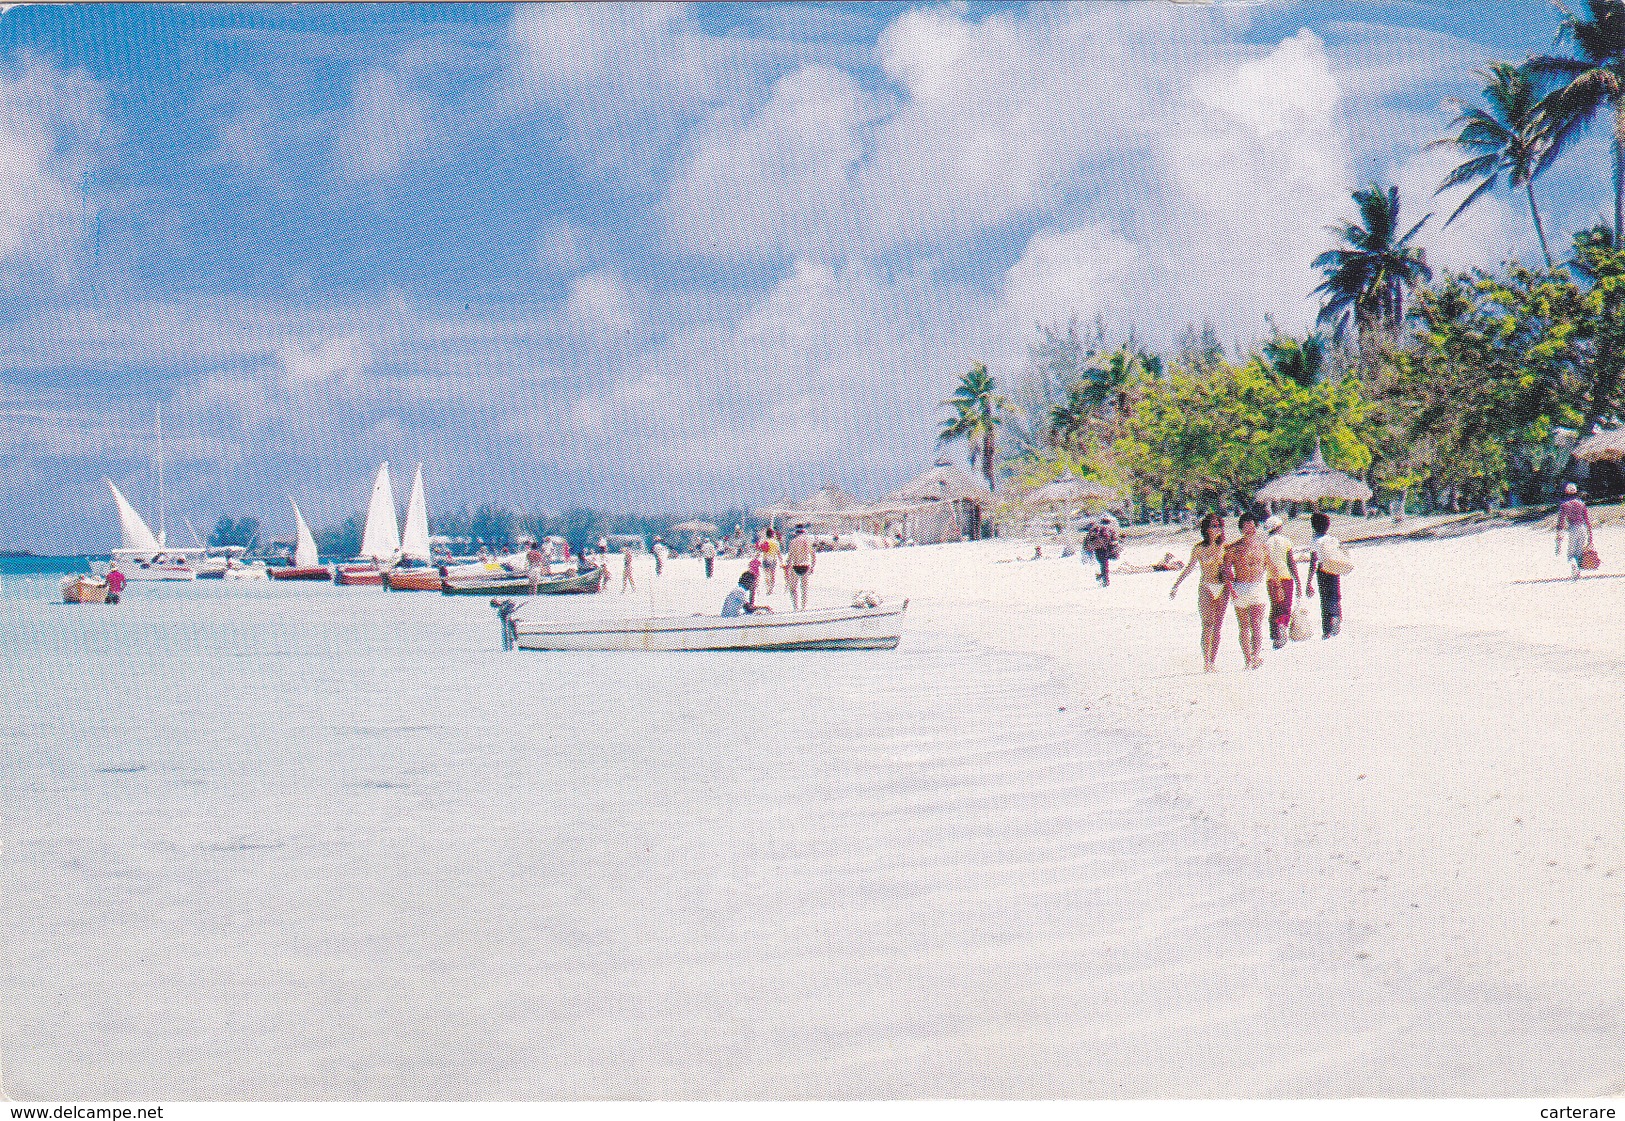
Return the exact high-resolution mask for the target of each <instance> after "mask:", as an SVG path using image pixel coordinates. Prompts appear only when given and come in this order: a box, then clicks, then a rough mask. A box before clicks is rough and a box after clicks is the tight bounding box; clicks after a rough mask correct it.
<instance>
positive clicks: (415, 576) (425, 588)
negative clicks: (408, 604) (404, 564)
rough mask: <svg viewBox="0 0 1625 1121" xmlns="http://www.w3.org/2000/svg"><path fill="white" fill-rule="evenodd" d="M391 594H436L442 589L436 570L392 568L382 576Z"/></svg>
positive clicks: (438, 573)
mask: <svg viewBox="0 0 1625 1121" xmlns="http://www.w3.org/2000/svg"><path fill="white" fill-rule="evenodd" d="M383 577H384V587H386V588H388V589H389V590H390V591H392V592H438V591H442V590H443V588H444V583H443V581H442V580H441V578H440V570H439V569H438V568H392V569H390V570H389V571H388V572H385V573H384V574H383Z"/></svg>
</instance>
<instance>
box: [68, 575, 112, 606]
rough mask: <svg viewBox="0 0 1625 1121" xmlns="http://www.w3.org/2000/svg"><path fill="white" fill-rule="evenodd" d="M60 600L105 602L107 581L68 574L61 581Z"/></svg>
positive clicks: (69, 601)
mask: <svg viewBox="0 0 1625 1121" xmlns="http://www.w3.org/2000/svg"><path fill="white" fill-rule="evenodd" d="M62 602H63V603H106V602H107V581H105V580H95V579H92V578H91V577H89V576H70V577H68V578H67V579H65V580H63V581H62ZM115 602H117V601H116V600H115Z"/></svg>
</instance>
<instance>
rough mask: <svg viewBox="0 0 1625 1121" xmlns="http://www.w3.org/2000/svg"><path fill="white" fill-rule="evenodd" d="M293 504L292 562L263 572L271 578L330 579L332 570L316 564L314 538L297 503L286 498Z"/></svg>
mask: <svg viewBox="0 0 1625 1121" xmlns="http://www.w3.org/2000/svg"><path fill="white" fill-rule="evenodd" d="M288 501H289V503H291V504H292V506H293V524H294V542H295V544H294V548H293V563H292V564H290V565H280V566H277V567H275V568H268V569H266V570H265V574H266V575H267V576H269V577H270V578H271V579H273V580H331V579H333V570H332V569H331V568H329V567H327V565H325V564H318V563H317V557H316V539H315V538H314V537H312V536H311V534H310V526H308V525H306V524H305V516H304V515H303V514H301V513H300V512H299V503H297V502H294V501H293V499H292V498H289V499H288Z"/></svg>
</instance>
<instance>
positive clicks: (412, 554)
mask: <svg viewBox="0 0 1625 1121" xmlns="http://www.w3.org/2000/svg"><path fill="white" fill-rule="evenodd" d="M400 557H401V559H402V560H415V561H422V562H423V563H424V564H428V563H429V558H430V553H429V507H428V504H427V503H426V502H425V501H424V499H423V464H421V463H420V464H418V469H417V474H416V475H414V476H413V477H412V497H411V498H409V499H407V500H406V532H405V533H404V534H403V535H402V537H401V549H400Z"/></svg>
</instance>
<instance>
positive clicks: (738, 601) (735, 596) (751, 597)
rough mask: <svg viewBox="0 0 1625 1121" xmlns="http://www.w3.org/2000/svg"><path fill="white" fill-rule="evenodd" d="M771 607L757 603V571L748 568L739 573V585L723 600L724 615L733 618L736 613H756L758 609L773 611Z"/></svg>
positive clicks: (726, 617) (725, 617)
mask: <svg viewBox="0 0 1625 1121" xmlns="http://www.w3.org/2000/svg"><path fill="white" fill-rule="evenodd" d="M772 610H773V609H772V608H771V607H768V606H767V605H765V604H763V605H761V606H758V605H757V603H756V573H754V572H751V571H750V570H748V569H747V570H746V571H744V572H742V573H740V574H739V586H738V587H737V588H735V589H734V590H733V591H731V592H729V593H728V598H727V599H725V600H723V601H722V617H723V618H724V619H732V618H734V617H735V616H736V615H754V614H756V613H757V612H758V611H772Z"/></svg>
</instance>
